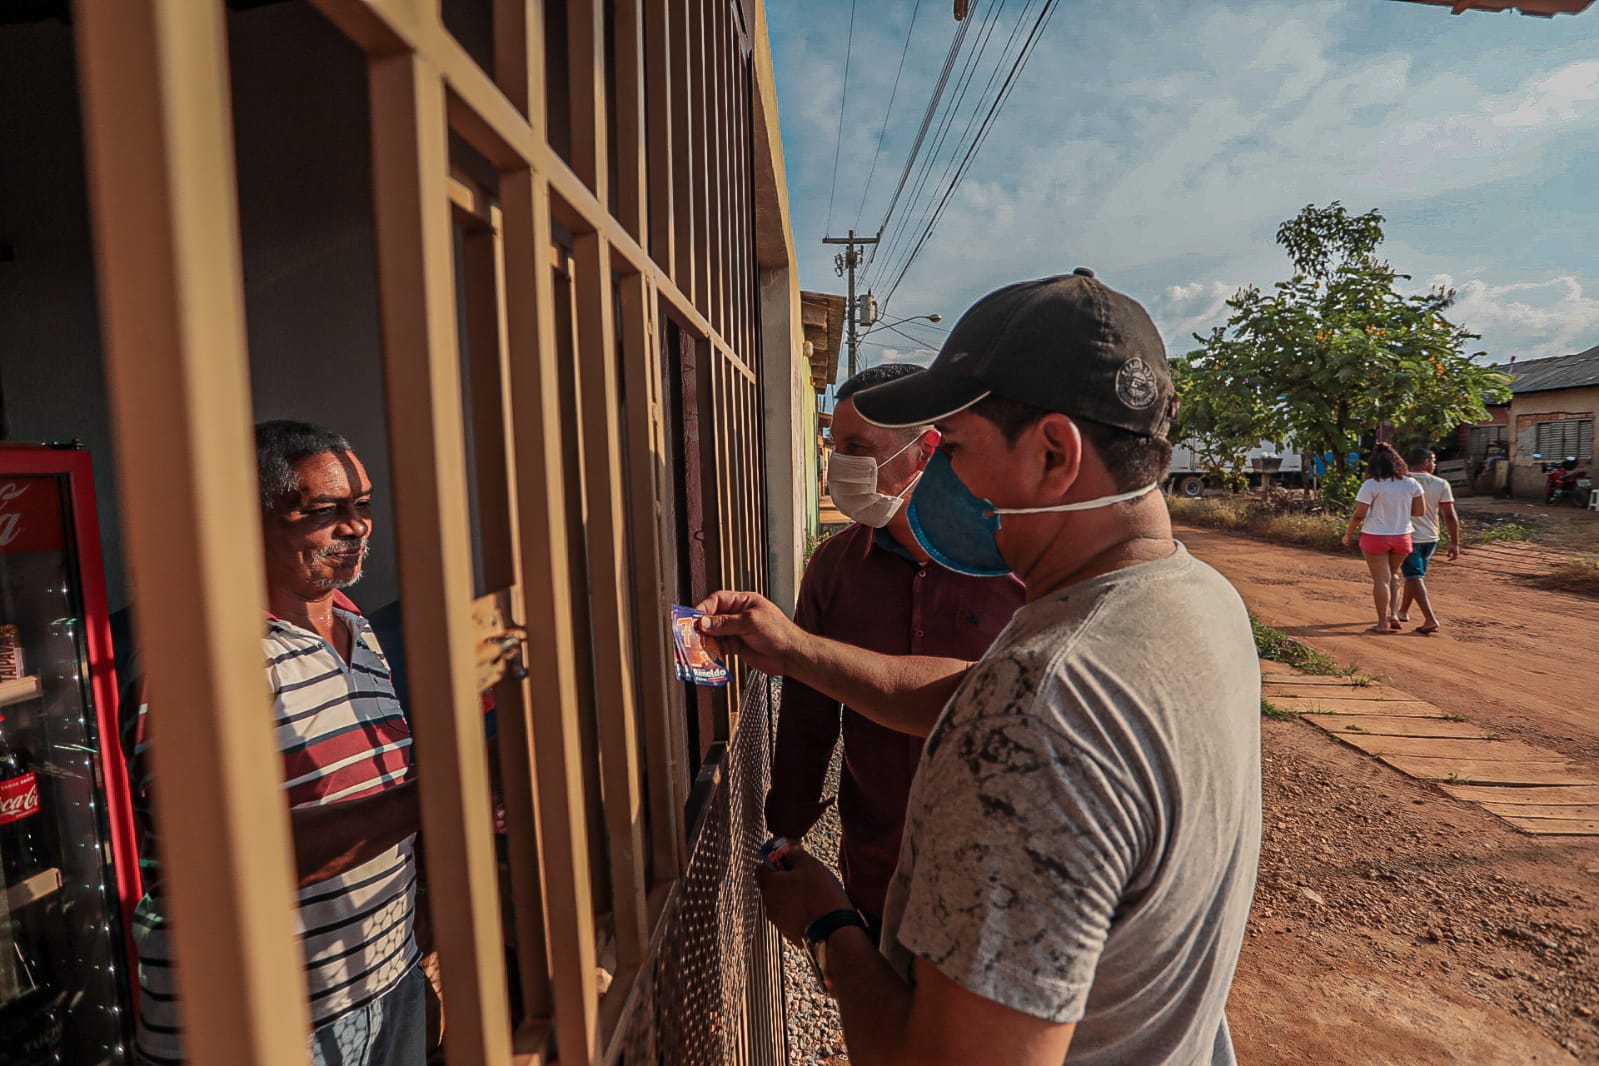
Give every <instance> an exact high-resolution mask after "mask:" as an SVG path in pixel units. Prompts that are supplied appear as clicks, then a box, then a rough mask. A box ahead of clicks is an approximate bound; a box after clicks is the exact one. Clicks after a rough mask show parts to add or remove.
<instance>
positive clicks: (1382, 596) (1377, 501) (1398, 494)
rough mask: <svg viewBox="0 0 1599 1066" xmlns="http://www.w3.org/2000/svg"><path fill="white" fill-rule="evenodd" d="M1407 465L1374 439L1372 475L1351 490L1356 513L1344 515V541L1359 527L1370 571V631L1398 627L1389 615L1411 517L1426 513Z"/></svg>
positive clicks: (1388, 446)
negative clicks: (1355, 490) (1372, 622)
mask: <svg viewBox="0 0 1599 1066" xmlns="http://www.w3.org/2000/svg"><path fill="white" fill-rule="evenodd" d="M1409 474H1410V469H1409V468H1408V467H1407V466H1405V461H1404V460H1403V459H1401V458H1400V457H1399V453H1398V452H1396V451H1395V450H1394V447H1393V445H1391V444H1386V443H1385V444H1379V445H1377V447H1376V448H1374V449H1372V453H1371V476H1370V477H1368V478H1367V479H1366V480H1365V481H1364V482H1363V483H1362V484H1361V486H1360V491H1359V492H1358V493H1356V494H1355V513H1354V514H1352V515H1350V516H1349V528H1348V529H1346V530H1345V531H1344V546H1345V547H1348V546H1349V541H1350V539H1351V538H1353V537H1354V535H1355V529H1356V527H1359V529H1360V554H1362V555H1364V556H1365V557H1366V568H1367V569H1368V570H1370V571H1371V599H1372V602H1373V603H1374V604H1376V606H1377V624H1376V625H1374V626H1372V627H1371V632H1373V633H1390V632H1393V631H1394V630H1397V629H1398V628H1399V619H1397V618H1395V617H1394V608H1396V607H1397V606H1398V604H1397V603H1396V602H1395V600H1396V597H1395V590H1396V589H1397V587H1398V586H1399V583H1400V576H1399V568H1400V567H1401V566H1402V565H1403V564H1404V561H1405V556H1407V555H1409V554H1410V532H1411V528H1412V527H1411V524H1410V520H1411V519H1412V518H1414V517H1415V516H1417V515H1420V514H1424V513H1426V507H1427V500H1426V497H1425V496H1423V495H1422V491H1421V484H1420V483H1419V482H1417V481H1416V479H1415V478H1412V477H1410V476H1409Z"/></svg>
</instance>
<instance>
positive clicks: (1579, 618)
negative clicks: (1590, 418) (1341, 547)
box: [1177, 523, 1599, 771]
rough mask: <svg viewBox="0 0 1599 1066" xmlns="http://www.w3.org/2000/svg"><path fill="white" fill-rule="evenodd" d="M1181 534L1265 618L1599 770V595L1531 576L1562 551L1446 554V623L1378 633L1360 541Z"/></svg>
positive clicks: (1437, 600)
mask: <svg viewBox="0 0 1599 1066" xmlns="http://www.w3.org/2000/svg"><path fill="white" fill-rule="evenodd" d="M1595 528H1596V529H1599V523H1596V527H1595ZM1177 536H1178V538H1179V539H1181V540H1182V541H1183V542H1184V543H1186V544H1187V545H1188V547H1189V548H1190V550H1192V551H1193V552H1194V554H1196V555H1198V556H1199V557H1200V558H1202V559H1204V560H1205V561H1206V562H1208V563H1210V564H1211V565H1212V566H1214V567H1215V568H1216V569H1218V570H1220V571H1221V572H1222V573H1223V574H1225V575H1226V576H1227V577H1228V579H1229V580H1231V581H1232V582H1233V584H1234V585H1236V586H1237V587H1238V589H1239V591H1240V592H1242V593H1243V596H1244V600H1245V602H1246V603H1248V604H1249V608H1250V610H1252V611H1254V612H1255V613H1256V614H1257V615H1258V616H1259V617H1260V619H1261V621H1263V622H1266V623H1267V624H1269V625H1273V626H1276V627H1277V628H1279V629H1281V630H1283V631H1284V632H1286V633H1287V634H1288V635H1289V636H1292V637H1296V638H1298V639H1300V640H1303V641H1304V642H1305V643H1307V644H1310V645H1312V646H1313V647H1316V648H1319V649H1321V650H1322V651H1325V652H1327V653H1328V654H1329V655H1331V656H1333V658H1335V659H1337V660H1338V661H1339V662H1340V663H1343V664H1345V665H1348V664H1349V663H1358V664H1360V666H1361V668H1362V669H1363V670H1364V671H1365V672H1366V673H1368V674H1374V675H1386V677H1387V678H1388V680H1389V681H1390V683H1392V684H1394V685H1397V686H1399V687H1400V688H1403V689H1405V690H1406V691H1408V692H1410V693H1412V694H1413V695H1415V696H1416V697H1417V698H1418V699H1423V700H1427V701H1429V702H1431V703H1436V704H1438V705H1439V706H1441V707H1446V708H1448V709H1449V710H1451V711H1455V712H1456V713H1459V714H1463V715H1466V716H1467V717H1468V718H1470V719H1471V720H1472V721H1473V722H1476V723H1477V724H1479V725H1482V726H1485V727H1487V728H1489V729H1491V730H1493V731H1494V732H1497V733H1499V734H1500V735H1501V736H1504V737H1505V738H1507V739H1509V738H1514V739H1517V740H1523V741H1526V742H1527V743H1529V744H1536V745H1540V746H1542V747H1546V748H1554V749H1556V750H1557V751H1560V752H1561V753H1562V754H1565V755H1568V756H1570V757H1571V758H1573V759H1576V760H1578V761H1580V762H1583V763H1585V764H1586V766H1587V768H1588V769H1590V770H1595V771H1599V600H1596V599H1592V598H1590V597H1584V596H1575V595H1570V594H1567V593H1560V592H1551V591H1548V590H1545V589H1539V588H1534V587H1532V586H1530V585H1529V584H1527V582H1526V580H1525V577H1526V575H1529V574H1534V573H1547V572H1548V570H1549V569H1550V566H1551V565H1552V563H1553V561H1554V560H1555V559H1557V558H1558V556H1555V555H1552V554H1551V553H1548V552H1544V551H1541V550H1539V549H1537V548H1533V547H1531V546H1524V545H1520V544H1497V545H1492V546H1487V547H1482V548H1468V549H1467V550H1466V551H1465V552H1464V553H1463V554H1462V556H1461V558H1460V560H1459V561H1457V562H1453V563H1451V562H1448V561H1445V560H1443V559H1442V558H1441V557H1440V558H1439V560H1438V561H1437V562H1435V563H1434V565H1433V568H1432V571H1431V573H1429V575H1428V579H1427V587H1428V589H1429V591H1430V593H1431V596H1432V601H1433V605H1434V607H1435V609H1436V610H1437V611H1438V616H1439V618H1440V619H1441V621H1442V622H1443V626H1444V628H1443V630H1442V631H1441V632H1439V633H1437V634H1435V635H1433V636H1430V637H1422V636H1418V635H1415V634H1413V633H1411V632H1409V631H1408V630H1407V631H1406V632H1404V633H1400V634H1396V635H1394V636H1375V635H1372V634H1369V633H1365V632H1363V630H1365V628H1366V627H1367V626H1369V625H1371V623H1372V621H1373V613H1372V606H1371V593H1370V588H1371V579H1370V577H1369V576H1368V575H1367V572H1366V566H1365V563H1363V562H1362V561H1361V559H1360V557H1359V556H1358V555H1356V554H1354V553H1353V552H1351V553H1350V554H1349V555H1347V556H1335V555H1328V554H1326V553H1324V552H1318V551H1312V550H1310V549H1306V548H1292V547H1278V546H1275V545H1271V544H1268V543H1265V542H1263V541H1258V540H1252V539H1249V538H1246V537H1240V536H1235V535H1232V534H1227V533H1217V532H1213V531H1210V530H1203V529H1195V528H1192V527H1184V528H1181V529H1180V530H1179V531H1178V534H1177ZM1419 621H1420V619H1419V615H1418V616H1417V618H1416V620H1415V621H1414V622H1413V623H1412V625H1415V624H1419ZM1562 660H1565V661H1562Z"/></svg>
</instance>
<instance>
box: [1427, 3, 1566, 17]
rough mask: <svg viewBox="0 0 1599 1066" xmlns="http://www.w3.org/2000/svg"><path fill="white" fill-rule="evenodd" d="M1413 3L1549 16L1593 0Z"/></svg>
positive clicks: (1457, 12)
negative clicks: (1513, 11) (1514, 11)
mask: <svg viewBox="0 0 1599 1066" xmlns="http://www.w3.org/2000/svg"><path fill="white" fill-rule="evenodd" d="M1410 2H1411V3H1413V4H1436V5H1438V6H1439V7H1448V8H1452V9H1453V10H1454V13H1455V14H1457V15H1458V14H1460V13H1461V12H1462V11H1467V10H1470V9H1471V8H1476V9H1478V10H1479V11H1509V10H1516V11H1519V12H1521V13H1522V14H1523V15H1539V16H1541V17H1543V18H1549V17H1551V16H1553V15H1558V14H1562V13H1565V14H1570V15H1575V14H1577V13H1578V12H1580V11H1582V10H1584V9H1585V8H1587V6H1588V5H1589V4H1591V3H1593V0H1410Z"/></svg>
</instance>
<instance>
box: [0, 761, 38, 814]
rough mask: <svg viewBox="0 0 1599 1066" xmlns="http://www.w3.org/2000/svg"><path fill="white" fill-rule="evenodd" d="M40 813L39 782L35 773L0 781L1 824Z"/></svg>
mask: <svg viewBox="0 0 1599 1066" xmlns="http://www.w3.org/2000/svg"><path fill="white" fill-rule="evenodd" d="M38 813H39V782H38V779H37V778H35V777H34V775H33V774H31V773H28V774H23V775H22V776H21V777H13V778H12V779H11V780H9V781H0V825H5V824H7V823H8V822H15V821H20V820H21V819H23V818H26V817H28V816H29V815H30V814H38Z"/></svg>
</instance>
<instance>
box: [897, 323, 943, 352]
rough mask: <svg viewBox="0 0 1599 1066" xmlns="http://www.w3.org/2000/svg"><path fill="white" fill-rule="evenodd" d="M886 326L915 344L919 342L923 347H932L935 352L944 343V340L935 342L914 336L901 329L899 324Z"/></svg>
mask: <svg viewBox="0 0 1599 1066" xmlns="http://www.w3.org/2000/svg"><path fill="white" fill-rule="evenodd" d="M884 328H885V329H887V330H888V331H889V332H891V333H898V334H899V335H900V336H901V337H904V338H905V339H906V340H908V341H910V342H912V343H913V344H919V345H921V346H922V347H923V348H931V349H933V350H934V351H935V352H936V351H937V350H938V349H939V348H941V347H942V346H943V344H944V342H943V341H938V342H937V343H934V342H932V341H929V340H928V339H927V338H925V337H916V336H912V335H911V334H909V333H906V332H905V331H904V330H902V329H900V328H899V327H898V326H886V327H884Z"/></svg>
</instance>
